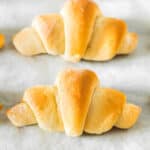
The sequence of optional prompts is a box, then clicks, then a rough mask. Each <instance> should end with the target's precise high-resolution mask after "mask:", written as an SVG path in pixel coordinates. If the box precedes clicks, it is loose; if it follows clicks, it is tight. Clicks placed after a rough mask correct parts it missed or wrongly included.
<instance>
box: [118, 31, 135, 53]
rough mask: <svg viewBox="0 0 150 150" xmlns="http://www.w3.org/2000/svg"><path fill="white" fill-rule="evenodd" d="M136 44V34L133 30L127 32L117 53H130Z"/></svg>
mask: <svg viewBox="0 0 150 150" xmlns="http://www.w3.org/2000/svg"><path fill="white" fill-rule="evenodd" d="M137 44H138V35H137V34H136V33H134V32H131V33H127V34H126V36H125V39H124V41H123V42H122V44H121V46H120V48H119V51H118V53H117V54H130V53H132V52H133V51H134V50H135V48H136V47H137Z"/></svg>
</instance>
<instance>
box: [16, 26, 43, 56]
mask: <svg viewBox="0 0 150 150" xmlns="http://www.w3.org/2000/svg"><path fill="white" fill-rule="evenodd" d="M13 43H14V45H15V47H16V48H17V50H18V51H19V52H20V53H21V54H23V55H25V56H32V55H36V54H41V53H46V51H45V48H44V46H43V43H42V41H41V39H40V37H39V35H38V34H37V33H36V31H35V30H34V29H33V28H31V27H29V28H24V29H23V30H21V31H20V32H19V33H17V34H16V35H15V36H14V37H13Z"/></svg>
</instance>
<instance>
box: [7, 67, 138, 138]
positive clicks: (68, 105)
mask: <svg viewBox="0 0 150 150" xmlns="http://www.w3.org/2000/svg"><path fill="white" fill-rule="evenodd" d="M140 112H141V108H140V107H139V106H136V105H133V104H128V103H127V102H126V96H125V94H124V93H122V92H120V91H117V90H114V89H110V88H102V87H100V84H99V80H98V77H97V76H96V74H95V73H94V72H92V71H90V70H76V69H66V70H64V71H62V72H61V73H59V75H58V77H57V79H56V84H55V85H54V86H35V87H32V88H29V89H27V90H26V91H25V93H24V96H23V98H22V101H21V103H19V104H17V105H16V106H14V107H12V108H10V109H9V110H8V111H7V116H8V118H9V119H10V121H11V122H12V123H13V124H14V125H15V126H18V127H22V126H26V125H32V124H36V123H37V124H38V125H39V127H40V128H42V129H45V130H49V131H65V132H66V134H67V135H69V136H80V135H81V134H82V133H83V132H87V133H90V134H102V133H104V132H106V131H109V130H110V129H111V128H112V127H113V126H115V127H118V128H122V129H126V128H130V127H132V126H133V125H134V124H135V122H136V121H137V119H138V117H139V114H140Z"/></svg>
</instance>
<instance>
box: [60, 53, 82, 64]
mask: <svg viewBox="0 0 150 150" xmlns="http://www.w3.org/2000/svg"><path fill="white" fill-rule="evenodd" d="M62 57H63V58H64V59H65V60H66V61H70V62H72V63H77V62H79V61H80V59H81V56H80V55H78V54H76V55H72V56H70V55H67V54H65V55H64V56H62Z"/></svg>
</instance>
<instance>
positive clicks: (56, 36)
mask: <svg viewBox="0 0 150 150" xmlns="http://www.w3.org/2000/svg"><path fill="white" fill-rule="evenodd" d="M32 26H33V27H34V28H35V29H36V31H37V32H38V34H39V35H40V38H41V40H42V42H43V44H44V46H45V48H46V50H47V53H49V54H53V55H60V54H63V53H64V50H65V41H64V40H65V36H64V23H63V20H62V17H61V16H60V15H58V14H47V15H42V16H38V17H36V18H35V19H34V20H33V23H32Z"/></svg>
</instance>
